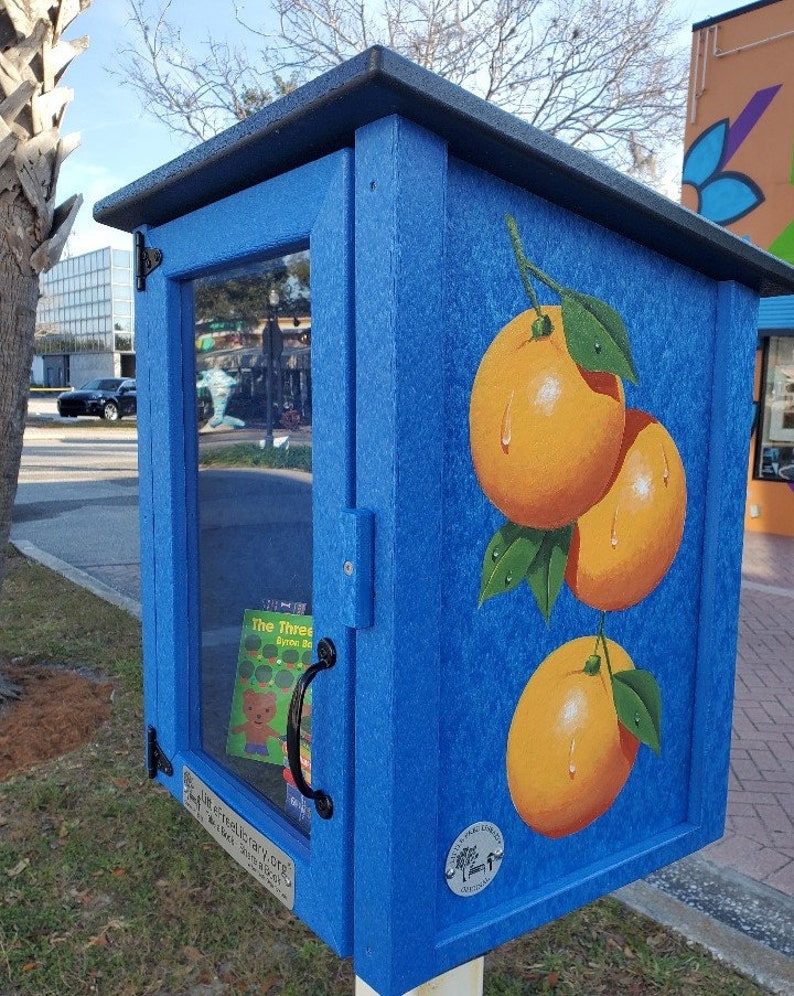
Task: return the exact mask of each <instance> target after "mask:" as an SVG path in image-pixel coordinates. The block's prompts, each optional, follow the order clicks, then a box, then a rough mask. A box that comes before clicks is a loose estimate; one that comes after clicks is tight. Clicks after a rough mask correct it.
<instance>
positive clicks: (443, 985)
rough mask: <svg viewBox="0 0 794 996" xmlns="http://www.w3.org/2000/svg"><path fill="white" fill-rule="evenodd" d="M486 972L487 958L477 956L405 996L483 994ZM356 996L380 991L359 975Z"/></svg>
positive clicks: (477, 995) (373, 995)
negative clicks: (376, 990)
mask: <svg viewBox="0 0 794 996" xmlns="http://www.w3.org/2000/svg"><path fill="white" fill-rule="evenodd" d="M484 972H485V959H484V958H475V959H474V961H469V962H466V964H465V965H461V966H460V967H458V968H453V969H452V971H451V972H445V973H444V974H443V975H439V976H438V977H437V978H435V979H431V980H430V982H425V983H424V985H421V986H419V987H418V988H416V989H412V990H411V991H410V992H408V993H405V996H482V987H483V975H484ZM355 996H378V993H376V992H375V990H374V989H372V988H371V987H370V986H368V985H367V983H366V982H364V981H363V980H362V979H359V978H358V976H357V977H356V993H355Z"/></svg>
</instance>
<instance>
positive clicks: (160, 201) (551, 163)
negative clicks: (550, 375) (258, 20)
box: [94, 47, 794, 296]
mask: <svg viewBox="0 0 794 996" xmlns="http://www.w3.org/2000/svg"><path fill="white" fill-rule="evenodd" d="M393 114H397V115H400V116H402V117H404V118H406V119H408V120H410V121H413V122H415V123H416V124H419V125H421V126H423V127H425V128H427V129H428V130H430V131H432V132H434V133H436V134H438V135H439V136H440V137H442V138H443V139H444V140H445V141H446V142H447V144H448V147H449V150H450V154H451V155H453V156H455V157H457V158H459V159H462V160H464V161H466V162H469V163H472V164H473V165H475V166H478V167H480V168H482V169H484V170H486V171H487V172H489V173H491V174H493V175H495V176H498V177H500V178H502V179H504V180H507V181H509V182H511V183H514V184H516V185H517V186H519V187H522V188H524V189H527V190H531V191H532V192H533V193H536V194H538V195H540V196H542V197H544V198H546V199H548V200H549V201H552V202H553V203H555V204H558V205H560V206H561V207H563V208H566V209H568V210H570V211H572V212H575V213H576V214H578V215H581V216H583V217H586V218H589V219H590V220H592V221H594V222H597V223H598V224H601V225H603V226H604V227H606V228H608V229H611V230H613V231H615V232H617V233H619V234H621V235H623V236H625V237H626V238H629V239H632V240H634V241H635V242H637V243H639V244H641V245H645V246H649V247H651V248H652V249H654V250H656V251H657V252H660V253H662V254H663V255H665V256H667V257H669V258H672V259H674V260H676V261H678V262H681V263H683V264H684V265H686V266H688V267H690V268H691V269H693V270H696V271H699V272H702V273H704V274H705V275H707V276H709V277H711V278H713V279H716V280H735V281H737V282H739V283H742V284H744V285H746V286H748V287H750V288H752V289H754V290H756V291H757V292H758V293H759V294H761V295H762V296H767V295H775V294H792V293H794V267H792V266H789V264H787V263H786V262H784V261H783V260H780V259H778V258H777V257H775V256H772V255H770V254H769V253H767V252H765V251H764V250H761V249H759V248H758V247H756V246H754V245H752V244H751V243H749V242H746V241H744V240H742V239H740V238H738V237H737V236H735V235H733V234H732V233H731V232H728V231H727V230H726V229H724V228H722V227H720V226H719V225H715V224H713V223H712V222H709V221H707V220H706V219H705V218H702V217H701V216H700V215H697V214H695V213H694V212H692V211H689V210H688V209H686V208H684V207H682V206H681V205H679V204H677V203H676V202H674V201H672V200H670V199H669V198H667V197H664V196H663V195H661V194H657V193H656V192H654V191H652V190H651V189H650V188H648V187H646V186H645V185H644V184H642V183H639V182H638V181H636V180H634V179H632V178H631V177H628V176H626V175H624V174H622V173H619V172H618V171H616V170H614V169H612V168H610V167H608V166H605V165H604V164H603V163H600V162H599V161H598V160H596V159H595V158H593V157H592V156H590V155H588V154H587V153H583V152H581V151H579V150H578V149H575V148H572V147H571V146H569V145H567V144H565V143H564V142H561V141H559V140H558V139H555V138H553V137H552V136H550V135H548V134H546V133H545V132H543V131H540V130H539V129H537V128H534V127H533V126H532V125H529V124H527V122H525V121H523V120H521V119H520V118H517V117H515V116H514V115H512V114H509V113H507V112H506V111H504V110H502V109H501V108H499V107H496V106H495V105H494V104H490V103H488V102H487V101H484V100H482V99H481V98H479V97H476V96H474V95H473V94H470V93H468V92H467V91H465V90H463V89H462V88H460V87H458V86H456V85H454V84H452V83H450V82H448V81H447V80H445V79H443V78H441V77H439V76H437V75H436V74H434V73H431V72H429V71H428V70H426V69H423V68H422V67H420V66H417V65H415V64H414V63H412V62H410V61H408V60H407V59H404V58H403V57H401V56H399V55H397V54H395V53H394V52H392V51H390V50H389V49H385V48H381V47H374V48H370V49H368V50H367V51H365V52H363V53H361V55H358V56H356V57H355V58H353V59H351V60H349V61H348V62H345V63H343V64H341V65H340V66H338V67H336V68H334V69H332V70H331V71H330V72H328V73H325V74H324V75H322V76H320V77H318V78H317V79H315V80H312V81H311V82H310V83H307V84H306V85H305V86H302V87H300V88H299V89H297V90H295V91H294V92H293V93H291V94H288V95H286V96H284V97H282V98H280V99H279V100H278V101H275V102H274V103H272V104H269V105H268V106H266V107H265V108H263V109H262V110H261V111H258V112H257V113H256V114H254V115H252V116H251V117H250V118H247V119H246V120H245V121H242V122H240V123H239V124H236V125H234V126H232V127H231V128H229V129H227V130H226V131H223V132H221V133H220V134H218V135H217V136H215V137H214V138H212V139H210V140H209V141H207V142H204V143H202V144H201V145H199V146H197V147H196V148H194V149H191V150H190V151H188V152H186V153H185V154H184V155H182V156H180V157H179V158H177V159H174V160H173V161H171V162H169V163H167V164H165V165H164V166H162V167H160V168H159V169H157V170H155V171H153V172H152V173H149V174H147V175H146V176H144V177H142V178H140V179H139V180H136V181H135V182H133V183H131V184H129V185H128V186H126V187H123V188H122V189H120V190H118V191H116V192H115V193H113V194H111V195H109V196H108V197H106V198H104V199H103V200H101V201H99V202H98V203H97V204H96V205H95V208H94V217H95V219H96V221H98V222H100V223H101V224H104V225H109V226H111V227H113V228H118V229H121V230H122V231H127V232H132V231H134V230H135V229H138V228H141V227H144V226H148V227H152V226H157V225H161V224H163V223H165V222H168V221H171V220H173V219H174V218H178V217H181V216H182V215H185V214H188V213H189V212H191V211H194V210H196V209H198V208H201V207H203V206H205V205H206V204H210V203H212V202H214V201H217V200H220V199H221V198H224V197H227V196H229V195H231V194H234V193H236V192H237V191H240V190H244V189H245V188H247V187H250V186H252V185H253V184H255V183H260V182H261V181H263V180H266V179H269V178H270V177H273V176H277V175H279V174H281V173H285V172H287V171H288V170H290V169H293V168H295V167H297V166H300V165H302V164H304V163H307V162H310V161H312V160H315V159H317V158H319V157H321V156H323V155H326V154H328V153H331V152H334V151H336V150H338V149H341V148H352V147H353V146H354V143H355V133H356V130H357V129H359V128H361V127H362V126H364V125H367V124H370V123H372V122H373V121H377V120H379V119H381V118H384V117H388V116H390V115H393Z"/></svg>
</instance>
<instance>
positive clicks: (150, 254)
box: [135, 232, 163, 291]
mask: <svg viewBox="0 0 794 996" xmlns="http://www.w3.org/2000/svg"><path fill="white" fill-rule="evenodd" d="M162 261H163V253H162V250H160V249H152V248H151V247H147V246H146V243H145V242H144V238H143V232H136V233H135V286H136V287H137V289H138V290H139V291H144V290H146V278H147V277H148V276H149V274H150V273H151V272H152V271H153V270H156V269H157V267H158V266H159V265H160V264H161V263H162Z"/></svg>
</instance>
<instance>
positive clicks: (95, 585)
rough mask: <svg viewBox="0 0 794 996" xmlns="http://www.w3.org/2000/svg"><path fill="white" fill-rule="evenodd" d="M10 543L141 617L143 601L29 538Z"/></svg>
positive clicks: (72, 580)
mask: <svg viewBox="0 0 794 996" xmlns="http://www.w3.org/2000/svg"><path fill="white" fill-rule="evenodd" d="M10 543H11V545H12V546H13V547H15V548H16V549H17V550H19V552H20V553H21V554H22V556H23V557H28V558H29V559H30V560H35V561H37V562H38V563H39V564H42V565H43V566H44V567H48V568H49V569H50V570H51V571H55V573H56V574H60V575H61V577H64V578H66V579H67V581H71V582H73V583H74V584H77V585H80V587H81V588H85V589H87V590H88V591H90V592H91V593H92V594H93V595H96V596H97V597H98V598H102V599H104V600H105V601H106V602H110V603H111V604H112V605H116V606H118V608H120V609H124V611H125V612H129V613H130V615H132V616H135V618H136V619H140V618H141V603H140V602H136V601H135V599H134V598H127V596H126V595H120V594H119V593H118V592H117V591H114V590H113V589H112V588H111V587H109V586H108V585H106V584H103V583H102V581H98V580H97V579H96V578H92V577H91V575H90V574H86V572H85V571H81V570H80V569H79V568H77V567H72V565H71V564H67V563H66V561H65V560H59V559H58V557H53V556H52V554H50V553H45V552H44V550H40V549H39V548H38V547H37V546H34V544H33V543H29V542H28V541H27V540H10Z"/></svg>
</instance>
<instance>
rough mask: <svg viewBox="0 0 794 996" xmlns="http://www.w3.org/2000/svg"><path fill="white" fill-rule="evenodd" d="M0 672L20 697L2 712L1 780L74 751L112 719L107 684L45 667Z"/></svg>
mask: <svg viewBox="0 0 794 996" xmlns="http://www.w3.org/2000/svg"><path fill="white" fill-rule="evenodd" d="M0 668H2V672H3V674H4V675H5V676H6V677H7V678H9V679H10V680H11V681H12V682H13V684H15V685H16V686H17V687H18V688H19V689H20V690H21V692H22V695H21V698H20V699H19V700H18V701H11V702H10V703H7V704H6V705H4V706H2V707H0V781H5V780H6V779H8V778H10V777H11V776H12V775H15V774H18V773H19V772H21V771H25V770H26V769H28V768H32V767H34V766H35V765H37V764H42V763H44V762H45V761H49V760H51V759H52V758H54V757H60V756H61V755H62V754H67V753H68V752H69V751H72V750H75V749H76V748H77V747H79V746H81V745H82V744H84V743H86V742H87V741H88V740H90V739H91V737H92V736H93V735H94V733H95V731H96V730H97V729H99V727H100V726H101V725H102V724H103V723H104V722H106V721H107V720H108V719H109V718H110V710H111V700H112V695H113V685H111V684H109V683H99V682H97V681H94V680H93V679H92V678H91V677H90V676H86V675H82V674H80V673H79V672H76V671H69V670H67V669H66V668H58V667H51V666H48V665H41V664H24V665H21V664H11V663H5V662H3V661H1V660H0Z"/></svg>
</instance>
